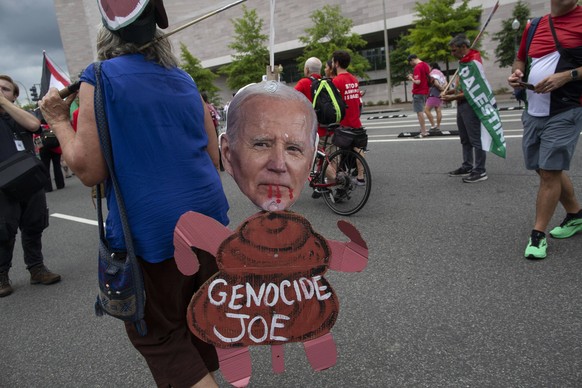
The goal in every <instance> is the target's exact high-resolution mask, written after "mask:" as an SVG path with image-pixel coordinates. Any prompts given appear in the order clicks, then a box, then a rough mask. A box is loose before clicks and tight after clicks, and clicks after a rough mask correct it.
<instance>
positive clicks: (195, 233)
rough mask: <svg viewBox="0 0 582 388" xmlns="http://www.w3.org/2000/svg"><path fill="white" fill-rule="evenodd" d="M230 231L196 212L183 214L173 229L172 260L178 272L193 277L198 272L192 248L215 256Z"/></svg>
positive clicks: (197, 264) (196, 260)
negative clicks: (174, 260)
mask: <svg viewBox="0 0 582 388" xmlns="http://www.w3.org/2000/svg"><path fill="white" fill-rule="evenodd" d="M231 234H232V232H231V230H230V229H228V228H227V227H226V226H224V225H222V224H221V223H220V222H218V221H216V220H215V219H214V218H210V217H208V216H205V215H204V214H200V213H196V212H187V213H184V214H183V215H182V216H181V217H180V219H179V220H178V223H177V224H176V229H174V258H175V259H176V265H177V266H178V269H179V270H180V272H182V273H183V274H184V275H188V276H190V275H193V274H195V273H196V272H198V267H199V263H198V259H197V258H196V254H195V253H194V251H192V247H195V248H198V249H201V250H203V251H206V252H208V253H210V254H212V255H213V256H216V253H217V251H218V247H219V246H220V244H221V243H222V241H224V240H225V239H226V238H227V237H228V236H230V235H231Z"/></svg>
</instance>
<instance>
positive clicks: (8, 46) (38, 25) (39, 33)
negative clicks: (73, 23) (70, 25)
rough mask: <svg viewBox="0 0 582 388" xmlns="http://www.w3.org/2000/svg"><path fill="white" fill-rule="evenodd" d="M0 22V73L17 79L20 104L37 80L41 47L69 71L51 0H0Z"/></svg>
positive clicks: (40, 67)
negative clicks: (24, 88)
mask: <svg viewBox="0 0 582 388" xmlns="http://www.w3.org/2000/svg"><path fill="white" fill-rule="evenodd" d="M0 26H1V27H0V28H1V32H0V74H7V75H9V76H10V77H12V79H14V80H15V81H17V83H18V85H19V87H20V97H19V101H20V102H21V103H22V104H26V103H27V102H28V101H27V99H26V98H27V96H26V93H27V92H28V93H29V94H30V91H29V90H28V89H30V88H31V87H32V85H33V84H40V78H41V76H42V51H43V50H45V51H46V53H47V55H48V56H49V57H50V58H51V59H52V60H53V62H54V63H55V64H56V65H57V66H58V67H60V68H61V69H62V70H63V71H64V72H65V73H66V74H69V72H68V69H67V66H66V62H65V54H64V52H63V45H62V43H61V36H60V34H59V27H58V25H57V19H56V15H55V8H54V4H53V0H17V1H14V0H0ZM23 85H24V87H26V90H22V89H23ZM38 88H39V87H38V85H37V89H38Z"/></svg>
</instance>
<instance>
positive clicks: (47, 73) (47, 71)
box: [39, 51, 71, 98]
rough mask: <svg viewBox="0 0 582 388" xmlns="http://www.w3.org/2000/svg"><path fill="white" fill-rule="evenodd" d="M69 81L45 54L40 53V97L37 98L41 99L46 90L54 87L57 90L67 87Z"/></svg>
mask: <svg viewBox="0 0 582 388" xmlns="http://www.w3.org/2000/svg"><path fill="white" fill-rule="evenodd" d="M70 84H71V80H70V79H69V77H68V76H67V75H66V74H65V73H64V72H63V71H62V70H61V69H60V68H59V67H57V66H56V65H55V63H54V62H53V61H52V60H51V59H50V58H49V57H48V55H46V52H44V51H43V52H42V78H41V80H40V95H39V98H43V97H44V95H45V94H46V93H47V92H48V90H49V89H50V88H52V87H55V88H57V89H59V90H61V89H63V88H64V87H65V86H69V85H70Z"/></svg>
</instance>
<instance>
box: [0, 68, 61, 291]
mask: <svg viewBox="0 0 582 388" xmlns="http://www.w3.org/2000/svg"><path fill="white" fill-rule="evenodd" d="M18 94H19V89H18V85H17V84H16V83H15V82H14V81H13V80H12V78H10V77H9V76H7V75H0V162H3V161H5V160H6V159H8V158H9V157H11V156H12V155H14V154H15V153H17V152H19V151H25V152H32V153H34V145H33V142H32V134H33V132H36V131H38V129H39V128H40V121H38V119H37V118H36V117H35V116H33V115H32V114H31V113H29V112H26V111H25V110H23V109H21V108H20V107H18V106H16V105H15V104H14V101H16V98H17V97H18ZM47 226H48V208H47V205H46V196H45V192H44V190H42V189H41V190H39V191H38V192H36V193H34V194H32V196H30V197H28V198H20V199H18V200H16V199H13V198H12V197H9V196H8V195H6V194H4V193H3V192H2V191H1V190H0V297H5V296H8V295H10V294H12V292H13V289H12V286H11V285H10V279H9V277H8V271H9V270H10V267H11V266H12V256H13V253H14V245H15V243H16V234H17V232H18V229H20V234H21V239H22V249H23V251H24V262H25V263H26V269H28V271H29V272H30V283H31V284H53V283H56V282H58V281H60V280H61V276H60V275H58V274H56V273H53V272H51V271H50V270H49V269H48V268H47V267H46V266H45V265H44V257H43V255H42V232H43V230H44V229H45V228H46V227H47Z"/></svg>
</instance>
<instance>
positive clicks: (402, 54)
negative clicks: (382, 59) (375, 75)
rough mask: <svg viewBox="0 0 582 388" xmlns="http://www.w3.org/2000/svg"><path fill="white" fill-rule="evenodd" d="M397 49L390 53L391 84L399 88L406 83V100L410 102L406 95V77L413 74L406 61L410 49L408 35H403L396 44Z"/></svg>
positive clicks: (405, 94)
mask: <svg viewBox="0 0 582 388" xmlns="http://www.w3.org/2000/svg"><path fill="white" fill-rule="evenodd" d="M394 46H395V47H396V48H395V49H394V50H392V51H390V82H391V84H392V87H395V86H398V85H400V84H401V83H403V82H404V98H405V101H408V93H406V85H407V80H406V75H407V74H409V73H410V72H411V68H410V65H409V64H408V62H407V61H406V58H407V57H408V54H409V53H408V51H409V49H410V41H409V40H408V39H406V35H404V34H401V35H400V36H399V37H398V38H397V39H396V42H395V45H394Z"/></svg>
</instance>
